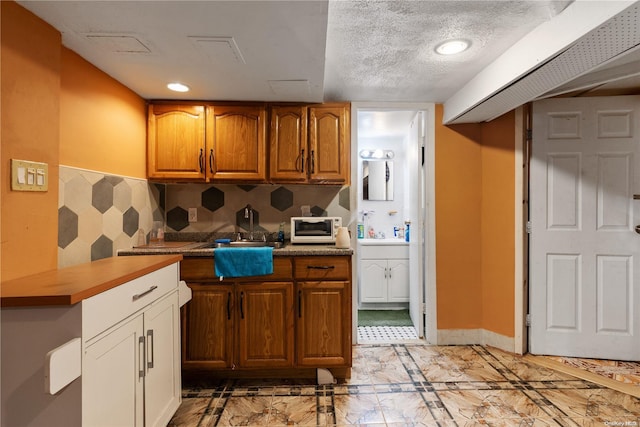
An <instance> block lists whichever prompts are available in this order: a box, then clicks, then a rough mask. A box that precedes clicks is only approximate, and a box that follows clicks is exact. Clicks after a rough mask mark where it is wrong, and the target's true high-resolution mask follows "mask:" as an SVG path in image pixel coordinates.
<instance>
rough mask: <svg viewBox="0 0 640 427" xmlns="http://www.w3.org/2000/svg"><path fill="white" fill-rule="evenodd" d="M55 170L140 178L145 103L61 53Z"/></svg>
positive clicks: (142, 174) (75, 56) (78, 59)
mask: <svg viewBox="0 0 640 427" xmlns="http://www.w3.org/2000/svg"><path fill="white" fill-rule="evenodd" d="M61 85H62V88H61V97H60V164H61V165H65V166H74V167H79V168H83V169H90V170H94V171H99V172H106V173H110V174H114V175H124V176H130V177H135V178H146V176H147V171H146V132H147V120H146V107H145V101H144V100H143V99H142V98H140V97H139V96H138V95H137V94H135V93H134V92H132V91H131V90H130V89H128V88H127V87H125V86H123V85H122V84H120V83H119V82H117V81H116V80H114V79H113V78H111V77H110V76H108V75H107V74H105V73H104V72H102V71H100V70H99V69H97V68H96V67H94V66H93V65H91V64H90V63H88V62H87V61H85V60H84V59H83V58H82V57H80V56H79V55H78V54H76V53H75V52H73V51H71V50H69V49H67V48H62V76H61Z"/></svg>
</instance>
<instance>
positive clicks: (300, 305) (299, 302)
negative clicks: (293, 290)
mask: <svg viewBox="0 0 640 427" xmlns="http://www.w3.org/2000/svg"><path fill="white" fill-rule="evenodd" d="M298 317H302V291H301V290H300V291H298Z"/></svg>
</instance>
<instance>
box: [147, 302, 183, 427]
mask: <svg viewBox="0 0 640 427" xmlns="http://www.w3.org/2000/svg"><path fill="white" fill-rule="evenodd" d="M179 315H180V310H179V307H178V293H177V292H173V293H171V294H170V295H168V296H166V297H165V298H163V299H162V300H160V301H159V302H157V303H154V304H153V305H152V306H151V307H149V309H148V310H147V311H145V313H144V331H145V332H144V333H145V339H146V355H145V358H146V360H145V370H146V377H145V426H146V427H150V426H166V425H167V424H168V423H169V421H170V420H171V417H172V416H173V414H174V413H175V411H176V410H177V409H178V406H180V400H181V381H180V333H179V324H180V323H179Z"/></svg>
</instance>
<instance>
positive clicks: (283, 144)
mask: <svg viewBox="0 0 640 427" xmlns="http://www.w3.org/2000/svg"><path fill="white" fill-rule="evenodd" d="M270 122H271V132H270V141H271V144H270V150H271V151H270V154H271V155H270V156H269V157H270V167H269V179H270V181H276V182H277V181H284V182H304V181H306V180H307V172H308V167H307V159H308V157H309V149H308V148H307V108H306V107H305V106H287V107H284V106H273V107H271V119H270Z"/></svg>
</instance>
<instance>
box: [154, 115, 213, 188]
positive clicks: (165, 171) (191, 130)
mask: <svg viewBox="0 0 640 427" xmlns="http://www.w3.org/2000/svg"><path fill="white" fill-rule="evenodd" d="M205 123H206V119H205V106H204V105H185V104H171V103H167V104H151V105H149V116H148V130H147V175H148V177H149V178H156V179H189V180H194V179H197V180H202V179H204V178H205V168H204V166H205V165H204V163H205V158H206V152H205V150H206V146H205Z"/></svg>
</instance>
